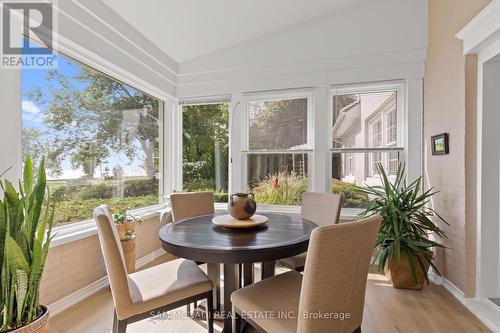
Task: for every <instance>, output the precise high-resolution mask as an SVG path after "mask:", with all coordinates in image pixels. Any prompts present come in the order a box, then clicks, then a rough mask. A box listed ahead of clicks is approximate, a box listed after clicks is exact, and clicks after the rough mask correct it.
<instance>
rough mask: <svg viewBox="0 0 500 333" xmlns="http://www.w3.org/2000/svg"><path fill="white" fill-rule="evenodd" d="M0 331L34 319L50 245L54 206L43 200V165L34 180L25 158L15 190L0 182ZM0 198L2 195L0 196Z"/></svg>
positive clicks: (39, 313) (37, 308)
mask: <svg viewBox="0 0 500 333" xmlns="http://www.w3.org/2000/svg"><path fill="white" fill-rule="evenodd" d="M0 188H1V189H2V192H3V198H2V199H0V269H1V275H0V311H1V315H0V321H1V325H0V331H9V330H12V329H14V328H18V327H21V326H24V325H27V324H29V323H31V322H32V321H34V320H35V319H37V317H38V316H39V315H41V314H42V312H43V310H42V308H41V307H40V305H39V291H40V281H41V277H42V272H43V269H44V265H45V260H46V259H47V254H48V251H49V244H50V241H51V230H52V221H53V216H54V205H52V204H51V203H50V202H49V196H48V195H47V196H46V191H47V181H46V178H45V168H44V161H43V160H42V161H41V162H40V165H39V167H38V171H37V173H36V179H35V176H34V175H33V165H32V162H31V159H30V158H29V157H27V158H26V160H25V163H24V172H23V180H22V182H21V181H20V182H19V187H18V190H16V188H15V187H14V185H13V184H12V183H11V182H9V181H8V180H5V181H0ZM0 197H2V195H0Z"/></svg>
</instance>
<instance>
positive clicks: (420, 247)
mask: <svg viewBox="0 0 500 333" xmlns="http://www.w3.org/2000/svg"><path fill="white" fill-rule="evenodd" d="M377 171H378V174H379V177H380V183H381V185H377V186H366V187H364V188H363V189H362V190H363V191H364V192H365V193H366V194H368V196H369V197H370V199H372V200H371V201H370V204H369V206H368V207H367V208H366V209H365V210H364V211H363V213H361V214H360V217H368V216H372V215H380V216H382V224H381V226H380V231H379V234H378V237H377V240H376V244H375V246H376V248H378V250H379V251H378V253H377V255H376V257H375V260H374V262H376V261H377V260H378V265H379V269H380V270H382V269H383V270H384V271H385V272H386V274H387V275H388V277H389V278H390V279H391V280H392V284H393V286H394V287H395V288H401V289H417V290H420V289H422V288H423V284H424V281H426V282H427V283H429V280H428V277H427V272H428V270H429V266H432V267H433V268H434V270H435V271H436V272H437V273H438V274H440V273H439V270H438V269H437V268H436V267H435V266H434V265H433V263H432V261H433V260H434V253H433V252H432V249H433V248H436V247H441V248H443V247H444V246H443V245H442V244H441V243H438V242H436V241H434V240H431V239H430V237H429V236H430V235H431V234H434V235H437V236H439V237H446V236H445V234H444V232H443V231H442V230H441V229H440V228H439V226H438V225H436V224H435V223H434V222H433V221H432V220H431V217H433V216H434V217H436V218H437V219H439V220H441V221H442V222H444V223H445V224H448V223H447V222H446V221H445V220H444V219H443V218H442V217H441V216H440V215H439V214H438V213H437V212H436V211H435V210H434V209H432V208H431V207H429V206H428V203H429V201H430V199H431V198H432V196H433V195H434V194H436V192H435V191H434V190H433V189H432V188H431V189H428V190H425V191H424V190H422V177H419V178H418V179H416V180H415V181H413V182H412V183H411V184H409V185H407V183H406V173H405V165H404V164H402V163H401V164H399V166H398V169H397V172H396V176H395V179H391V180H390V179H389V177H388V176H387V173H386V172H385V170H384V168H383V166H382V164H380V163H377Z"/></svg>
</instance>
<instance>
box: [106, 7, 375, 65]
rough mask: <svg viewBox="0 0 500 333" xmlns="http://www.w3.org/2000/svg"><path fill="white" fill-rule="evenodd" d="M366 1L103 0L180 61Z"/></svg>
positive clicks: (146, 36)
mask: <svg viewBox="0 0 500 333" xmlns="http://www.w3.org/2000/svg"><path fill="white" fill-rule="evenodd" d="M363 1H366V0H148V1H123V0H102V2H103V3H104V4H105V5H107V6H108V7H109V8H110V9H111V10H113V11H114V12H115V13H117V14H118V15H119V16H120V17H121V18H123V19H124V20H126V21H127V22H128V23H129V24H130V25H131V26H132V27H133V28H134V29H135V30H137V31H138V32H139V33H141V34H142V35H143V36H144V37H145V38H147V39H149V40H150V41H151V42H152V43H154V44H156V45H157V46H158V47H159V48H160V49H161V50H163V52H165V53H166V54H167V55H169V56H170V57H171V58H173V60H175V61H176V62H178V63H182V62H184V61H186V60H190V59H194V58H198V57H201V56H203V55H206V54H209V53H212V52H214V51H217V50H221V49H224V48H228V47H231V46H233V45H236V44H239V43H242V42H245V41H248V40H251V39H254V38H258V37H261V36H264V35H266V34H268V33H271V32H273V31H277V30H280V29H283V28H286V27H290V26H293V25H296V24H299V23H302V22H305V21H308V20H312V19H314V18H317V17H319V16H322V15H325V14H327V13H330V12H332V11H339V10H342V9H344V8H346V7H350V6H353V5H356V4H358V3H360V2H363Z"/></svg>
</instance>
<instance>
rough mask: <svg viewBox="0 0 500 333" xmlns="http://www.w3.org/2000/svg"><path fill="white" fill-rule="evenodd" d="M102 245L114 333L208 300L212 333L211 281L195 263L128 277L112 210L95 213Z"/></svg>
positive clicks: (178, 262) (181, 262) (180, 261)
mask: <svg viewBox="0 0 500 333" xmlns="http://www.w3.org/2000/svg"><path fill="white" fill-rule="evenodd" d="M94 219H95V221H96V224H97V231H98V235H99V242H100V244H101V250H102V254H103V257H104V264H105V266H106V271H107V273H108V278H109V284H110V286H111V294H112V296H113V303H114V321H113V333H124V332H126V330H127V324H129V323H133V322H136V321H139V320H142V319H145V318H148V317H150V316H151V315H152V313H162V312H164V311H169V310H172V309H175V308H178V307H180V306H183V305H186V304H189V303H191V302H194V301H197V300H202V299H207V303H208V306H207V326H208V332H209V333H212V332H213V312H212V309H213V295H212V288H213V284H212V281H211V280H210V279H209V278H208V276H207V275H205V273H204V272H203V271H202V270H201V269H200V268H199V267H198V266H197V265H196V264H195V263H194V262H192V261H190V260H184V259H175V260H172V261H169V262H166V263H163V264H159V265H156V266H154V267H151V268H148V269H144V270H142V271H138V272H135V273H131V274H127V269H126V267H125V260H124V257H123V251H122V247H121V243H120V238H119V236H118V232H117V230H116V227H115V226H114V221H113V217H112V216H111V213H110V211H109V208H108V207H107V206H105V205H102V206H99V207H97V208H96V209H95V210H94Z"/></svg>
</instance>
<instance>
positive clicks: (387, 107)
mask: <svg viewBox="0 0 500 333" xmlns="http://www.w3.org/2000/svg"><path fill="white" fill-rule="evenodd" d="M401 94H402V89H400V88H398V87H394V89H392V87H391V88H385V89H384V87H381V88H380V89H379V90H373V91H368V90H365V91H364V90H362V89H357V90H354V89H347V90H346V93H343V92H342V91H341V92H335V94H332V118H333V123H332V131H331V133H332V156H331V161H332V191H333V192H334V193H340V194H343V195H344V199H345V200H344V206H345V207H349V208H363V207H366V205H367V204H368V202H369V201H368V200H369V198H368V197H367V196H366V195H364V194H363V192H362V191H360V190H359V189H358V188H357V186H363V185H365V184H368V185H376V184H379V182H380V181H379V177H378V171H377V164H378V163H380V164H381V165H382V166H383V167H384V169H385V170H386V172H387V174H388V175H389V178H390V179H393V178H394V177H395V175H396V171H397V167H398V164H399V161H400V158H401V157H402V156H403V154H402V151H403V148H402V144H401V139H400V137H401V135H400V131H401V128H400V127H399V126H398V119H399V116H398V115H399V107H398V105H401V101H400V100H399V99H400V98H401Z"/></svg>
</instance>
